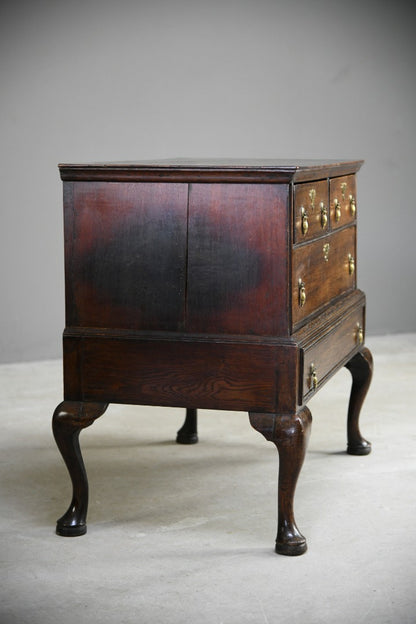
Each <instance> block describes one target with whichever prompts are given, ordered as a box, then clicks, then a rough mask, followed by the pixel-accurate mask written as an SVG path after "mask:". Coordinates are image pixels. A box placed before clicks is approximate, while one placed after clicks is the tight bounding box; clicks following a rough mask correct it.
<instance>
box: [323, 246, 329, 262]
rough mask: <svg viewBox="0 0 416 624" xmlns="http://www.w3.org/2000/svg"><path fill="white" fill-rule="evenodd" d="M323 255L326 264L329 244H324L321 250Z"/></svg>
mask: <svg viewBox="0 0 416 624" xmlns="http://www.w3.org/2000/svg"><path fill="white" fill-rule="evenodd" d="M322 251H323V254H324V260H325V262H328V258H329V243H325V245H324V246H323V248H322Z"/></svg>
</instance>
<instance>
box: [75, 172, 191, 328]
mask: <svg viewBox="0 0 416 624" xmlns="http://www.w3.org/2000/svg"><path fill="white" fill-rule="evenodd" d="M67 201H68V205H67V206H66V213H67V220H66V228H67V232H68V233H67V237H66V241H67V249H66V257H67V284H68V291H67V295H68V296H67V325H68V326H80V327H110V328H115V327H124V328H133V329H155V328H158V329H165V330H179V329H181V328H183V323H184V311H185V281H186V245H187V243H186V237H187V186H186V185H179V184H138V183H134V184H118V183H110V184H103V183H78V184H76V186H75V188H74V190H73V192H72V193H71V196H70V198H68V200H67Z"/></svg>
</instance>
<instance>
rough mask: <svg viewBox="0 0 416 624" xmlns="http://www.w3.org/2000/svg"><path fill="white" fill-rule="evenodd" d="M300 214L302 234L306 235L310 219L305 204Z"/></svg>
mask: <svg viewBox="0 0 416 624" xmlns="http://www.w3.org/2000/svg"><path fill="white" fill-rule="evenodd" d="M300 214H301V215H302V234H303V235H304V236H306V234H307V233H308V230H309V221H308V213H307V212H306V210H305V208H304V207H303V206H302V208H301V209H300Z"/></svg>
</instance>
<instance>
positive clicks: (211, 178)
mask: <svg viewBox="0 0 416 624" xmlns="http://www.w3.org/2000/svg"><path fill="white" fill-rule="evenodd" d="M362 163H363V161H362V160H336V159H333V160H316V159H315V160H312V159H311V160H306V159H303V160H302V159H300V160H299V159H277V158H254V159H243V158H222V159H214V158H212V159H211V158H173V159H163V160H141V161H126V162H102V163H86V164H75V163H72V164H71V163H61V164H60V165H59V170H60V174H61V179H62V180H64V181H89V180H90V181H95V180H100V181H109V182H110V181H114V182H117V181H119V182H123V181H132V182H133V181H136V182H152V181H170V182H245V183H247V182H264V183H267V182H269V183H288V182H301V181H305V180H319V179H323V178H327V177H336V176H342V175H347V174H353V173H356V172H357V171H358V170H359V169H360V167H361V165H362Z"/></svg>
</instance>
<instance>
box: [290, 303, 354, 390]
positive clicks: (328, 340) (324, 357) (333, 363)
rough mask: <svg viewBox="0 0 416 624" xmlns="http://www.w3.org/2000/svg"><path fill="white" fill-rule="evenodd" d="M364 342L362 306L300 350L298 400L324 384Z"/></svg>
mask: <svg viewBox="0 0 416 624" xmlns="http://www.w3.org/2000/svg"><path fill="white" fill-rule="evenodd" d="M363 342H364V307H363V306H361V307H360V308H358V309H355V310H353V311H352V312H351V313H350V314H349V315H348V316H347V317H346V318H344V317H343V318H342V320H340V321H339V322H338V323H337V324H335V325H334V326H333V327H332V328H331V330H330V331H329V332H328V333H326V334H325V335H324V336H322V337H321V338H320V339H319V340H318V341H317V342H315V343H314V344H313V345H312V346H310V347H308V348H307V349H304V350H303V351H302V355H303V367H301V383H300V388H301V389H302V390H301V392H302V400H301V401H300V402H302V401H303V400H304V398H305V397H306V396H307V395H308V394H310V393H312V392H314V391H315V390H316V389H317V388H319V386H320V385H322V384H323V383H325V381H327V380H328V379H329V378H330V377H331V375H332V374H333V373H334V372H335V371H336V370H337V369H338V368H339V367H340V366H342V365H343V364H344V363H345V362H347V361H348V360H349V358H350V356H351V355H352V353H353V352H354V350H355V349H356V348H357V347H359V346H360V345H361V344H362V343H363Z"/></svg>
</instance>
